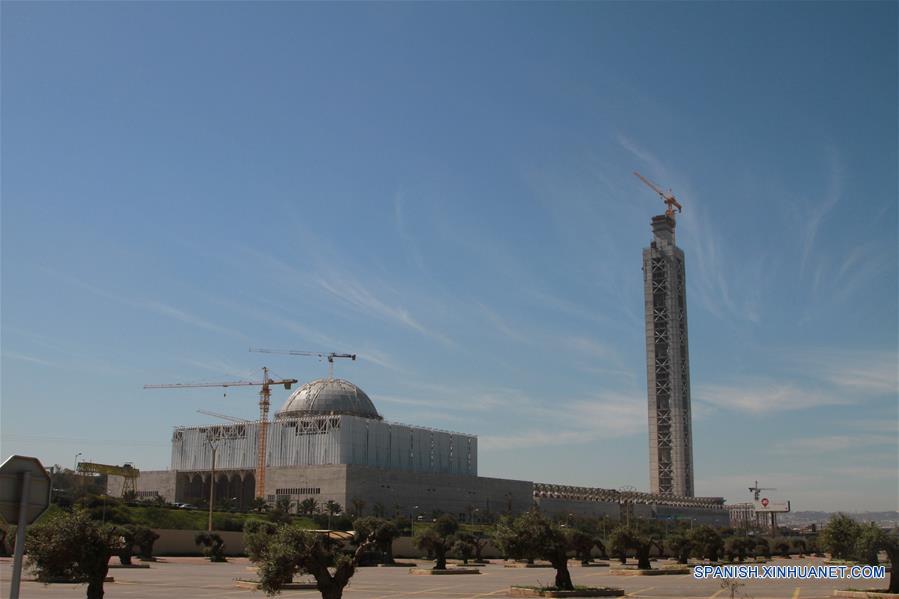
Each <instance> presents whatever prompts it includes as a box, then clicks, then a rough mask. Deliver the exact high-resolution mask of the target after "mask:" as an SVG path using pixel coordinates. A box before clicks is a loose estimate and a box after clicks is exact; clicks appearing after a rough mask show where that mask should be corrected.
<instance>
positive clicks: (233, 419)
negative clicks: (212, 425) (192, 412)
mask: <svg viewBox="0 0 899 599" xmlns="http://www.w3.org/2000/svg"><path fill="white" fill-rule="evenodd" d="M197 413H198V414H205V415H207V416H215V417H216V418H221V419H222V420H229V421H231V422H234V423H236V424H250V421H249V420H247V419H246V418H238V417H237V416H228V415H227V414H219V413H218V412H210V411H209V410H197Z"/></svg>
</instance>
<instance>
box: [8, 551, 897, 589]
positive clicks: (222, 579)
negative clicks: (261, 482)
mask: <svg viewBox="0 0 899 599" xmlns="http://www.w3.org/2000/svg"><path fill="white" fill-rule="evenodd" d="M161 560H162V561H159V562H156V563H153V564H151V567H150V568H149V569H119V568H115V569H110V571H109V574H110V576H113V577H115V582H113V583H107V584H106V587H105V589H106V597H107V598H109V599H116V598H118V597H132V598H133V597H147V598H155V597H158V598H160V599H162V598H165V599H173V598H176V597H177V598H181V597H248V598H249V597H259V598H261V597H264V596H265V595H264V594H263V593H262V592H261V591H253V590H246V589H240V588H237V587H236V586H235V584H234V581H235V579H237V578H252V577H253V576H254V573H253V572H252V571H250V570H248V566H250V563H249V562H248V561H247V559H246V558H233V559H231V560H230V561H229V562H228V563H224V564H213V563H209V562H208V561H205V560H204V559H202V558H199V557H167V558H161ZM11 561H12V560H11V559H9V558H0V579H2V581H3V584H2V587H3V594H4V595H5V594H6V593H7V591H6V589H7V588H8V581H9V577H10V574H11V569H12V563H11ZM115 561H116V560H115V559H113V562H115ZM136 563H138V562H136ZM418 563H419V565H421V566H423V567H429V566H430V565H431V564H429V563H428V562H418ZM774 563H786V564H789V565H802V564H809V563H814V564H820V563H821V560H820V559H793V560H788V561H786V562H780V561H778V560H775V561H774ZM481 572H482V574H480V575H470V576H413V575H411V574H409V572H408V570H407V569H406V568H360V569H359V570H358V571H357V573H356V575H355V576H354V577H353V579H352V581H351V582H350V585H349V586H348V587H347V589H346V591H345V593H344V597H346V598H347V599H379V598H387V597H410V598H421V599H428V598H433V599H442V598H453V599H461V598H475V597H503V596H506V595H507V593H508V590H509V587H510V586H511V585H513V584H522V585H535V584H550V583H552V580H553V570H552V569H551V568H529V569H524V568H505V567H503V564H502V562H501V561H499V560H494V561H493V562H492V563H491V564H490V565H487V566H481ZM571 576H572V579H573V581H574V584H575V585H590V586H614V587H619V588H623V589H624V590H625V591H626V592H627V595H628V596H629V597H684V598H703V599H705V598H714V597H718V598H721V599H724V598H725V597H730V591H725V590H724V589H722V588H721V587H720V584H719V582H717V581H714V580H694V579H693V577H692V575H670V576H614V575H611V574H609V571H608V568H582V567H581V566H580V565H577V564H575V563H574V562H572V565H571ZM884 586H886V581H849V580H828V581H815V580H758V581H749V582H748V583H747V585H746V586H744V587H742V588H741V589H739V591H738V592H737V594H736V596H737V597H751V598H752V599H768V598H771V599H773V598H778V599H780V598H787V599H797V598H803V599H812V598H823V597H832V596H833V590H834V589H838V588H849V587H853V588H878V587H884ZM85 588H86V587H85V586H83V585H72V584H52V585H48V586H45V585H43V584H40V583H37V582H23V583H22V592H21V596H22V597H23V598H31V597H36V598H43V597H47V598H50V597H54V598H56V597H59V598H62V597H70V598H75V597H84V592H85ZM282 596H284V597H308V598H310V599H314V598H317V597H319V594H318V592H317V591H314V590H312V591H285V592H284V593H282Z"/></svg>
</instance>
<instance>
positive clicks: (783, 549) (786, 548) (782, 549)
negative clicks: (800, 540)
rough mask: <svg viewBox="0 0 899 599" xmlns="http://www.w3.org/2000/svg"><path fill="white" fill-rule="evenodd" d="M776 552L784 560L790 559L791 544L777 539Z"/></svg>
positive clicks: (775, 543)
mask: <svg viewBox="0 0 899 599" xmlns="http://www.w3.org/2000/svg"><path fill="white" fill-rule="evenodd" d="M774 550H775V551H777V552H778V553H779V554H780V557H782V558H784V559H790V542H789V541H788V540H787V539H783V538H780V539H775V540H774Z"/></svg>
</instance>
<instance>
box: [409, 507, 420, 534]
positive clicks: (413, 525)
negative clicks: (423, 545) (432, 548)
mask: <svg viewBox="0 0 899 599" xmlns="http://www.w3.org/2000/svg"><path fill="white" fill-rule="evenodd" d="M417 509H418V506H417V505H414V506H412V515H411V516H410V518H409V520H410V522H411V523H412V536H413V537H414V536H415V510H417Z"/></svg>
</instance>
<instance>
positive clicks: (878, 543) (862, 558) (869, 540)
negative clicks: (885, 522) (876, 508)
mask: <svg viewBox="0 0 899 599" xmlns="http://www.w3.org/2000/svg"><path fill="white" fill-rule="evenodd" d="M886 540H887V534H886V533H885V532H884V531H883V530H882V529H881V528H880V527H879V526H877V525H876V524H874V523H873V522H868V523H867V524H862V525H860V526H859V527H858V537H857V538H856V540H855V551H854V553H855V559H856V560H857V561H859V562H860V563H863V564H867V565H869V566H876V565H877V564H879V563H880V557H879V553H880V552H881V551H882V550H884V548H885V547H886V544H887V543H886Z"/></svg>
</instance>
